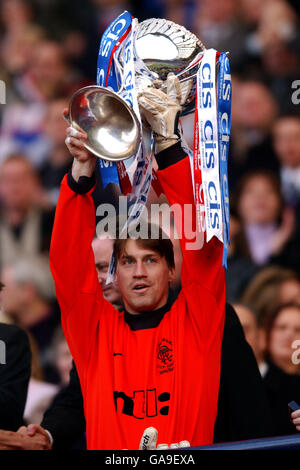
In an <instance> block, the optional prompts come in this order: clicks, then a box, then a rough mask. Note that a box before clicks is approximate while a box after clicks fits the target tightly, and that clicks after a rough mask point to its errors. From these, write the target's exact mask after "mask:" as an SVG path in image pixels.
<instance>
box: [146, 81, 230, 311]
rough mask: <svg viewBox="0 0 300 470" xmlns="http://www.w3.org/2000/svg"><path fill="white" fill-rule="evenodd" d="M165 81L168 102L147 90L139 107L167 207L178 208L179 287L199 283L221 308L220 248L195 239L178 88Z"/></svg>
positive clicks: (200, 237)
mask: <svg viewBox="0 0 300 470" xmlns="http://www.w3.org/2000/svg"><path fill="white" fill-rule="evenodd" d="M169 78H170V79H171V80H169ZM168 80H169V81H170V83H168V91H169V92H170V96H172V100H170V97H168V96H166V94H165V93H163V92H162V91H160V90H156V89H147V90H146V91H144V92H142V93H141V94H140V98H139V104H140V106H141V108H142V114H143V117H144V118H145V119H146V120H147V121H148V123H149V124H150V126H151V127H152V130H153V131H154V138H155V141H156V150H157V154H156V160H157V163H158V167H159V171H158V172H157V176H158V178H159V180H160V182H161V185H162V187H163V189H164V192H165V194H166V196H167V198H168V201H169V203H170V205H171V206H172V205H174V206H177V207H179V208H180V210H179V211H176V212H175V225H176V229H177V232H178V233H179V234H180V245H181V250H182V255H183V264H182V272H181V282H182V287H185V286H186V285H187V284H190V283H197V284H201V285H202V286H204V287H205V288H206V289H208V290H209V291H210V292H211V293H212V294H213V295H214V297H215V298H216V300H217V302H218V304H220V306H221V305H222V308H224V302H225V278H224V268H222V248H223V246H222V244H221V243H220V242H219V241H218V240H217V239H216V238H213V239H212V240H210V242H209V243H206V241H205V234H204V233H201V234H198V235H197V239H196V207H195V204H194V195H193V185H192V177H191V169H190V161H189V157H188V156H187V155H186V153H185V152H184V151H183V149H182V148H181V142H180V138H179V134H178V131H177V124H176V123H177V117H178V113H179V111H180V106H179V105H177V106H176V104H174V100H175V103H178V104H179V103H180V102H181V97H180V88H178V83H176V78H174V76H171V77H168ZM168 80H167V81H168ZM172 102H173V105H171V103H172Z"/></svg>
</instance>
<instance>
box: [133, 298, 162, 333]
mask: <svg viewBox="0 0 300 470" xmlns="http://www.w3.org/2000/svg"><path fill="white" fill-rule="evenodd" d="M170 308H171V302H170V301H169V300H168V302H167V303H166V304H165V305H164V306H163V307H160V308H158V309H157V310H151V311H148V312H141V313H138V314H132V313H129V312H127V310H124V320H125V322H126V323H127V324H128V325H129V327H130V329H131V330H134V331H137V330H148V329H149V328H156V327H157V326H158V325H159V324H160V322H161V321H162V319H163V317H164V315H165V314H166V313H167V312H168V311H169V310H170Z"/></svg>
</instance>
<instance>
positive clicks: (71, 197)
mask: <svg viewBox="0 0 300 470" xmlns="http://www.w3.org/2000/svg"><path fill="white" fill-rule="evenodd" d="M71 132H73V130H71V129H70V128H69V129H68V131H67V133H68V137H69V140H68V138H67V141H66V143H67V145H68V148H69V150H70V152H71V154H72V155H73V156H74V162H73V167H72V171H71V172H69V174H68V175H67V176H65V178H64V180H63V181H62V184H61V191H60V196H59V200H58V203H57V208H56V214H55V220H54V227H53V232H52V240H51V247H50V268H51V271H52V275H53V278H54V281H55V287H56V295H57V299H58V302H59V305H60V309H61V317H62V326H63V329H64V334H65V336H66V339H67V342H68V344H69V347H70V350H71V354H72V356H73V358H74V360H75V362H76V366H77V368H78V372H79V374H80V375H81V378H82V374H81V372H82V370H84V368H85V366H86V363H87V359H88V356H89V351H90V348H91V347H92V345H93V339H94V338H95V337H96V336H95V335H96V333H97V326H98V323H99V318H98V317H97V315H96V313H95V312H96V311H99V310H97V309H96V308H95V305H96V302H98V303H99V302H103V304H104V303H106V301H105V300H104V298H103V296H102V292H101V287H100V284H99V283H98V279H97V273H96V269H95V262H94V254H93V250H92V240H93V237H94V233H95V207H94V202H93V199H92V196H91V193H92V190H93V188H94V185H95V177H94V167H95V163H96V157H94V156H92V155H91V154H90V153H89V152H87V151H86V149H85V148H84V146H83V141H84V139H85V138H86V137H85V135H84V134H81V133H79V134H78V135H77V136H74V134H73V136H70V133H71Z"/></svg>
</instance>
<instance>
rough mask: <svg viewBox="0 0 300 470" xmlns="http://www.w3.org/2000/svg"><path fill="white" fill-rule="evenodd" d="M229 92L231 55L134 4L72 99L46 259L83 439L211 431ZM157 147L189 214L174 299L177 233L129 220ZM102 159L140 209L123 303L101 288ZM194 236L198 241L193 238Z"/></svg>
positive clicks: (167, 178)
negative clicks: (140, 12)
mask: <svg viewBox="0 0 300 470" xmlns="http://www.w3.org/2000/svg"><path fill="white" fill-rule="evenodd" d="M230 100H231V82H230V71H229V63H228V59H227V56H226V54H225V53H223V52H221V53H219V52H217V51H215V50H213V49H206V48H205V47H204V46H203V44H202V43H201V41H200V40H198V39H197V38H196V36H194V35H193V34H192V33H190V32H189V31H187V30H186V29H185V28H184V27H182V26H179V25H176V24H174V23H172V22H171V21H167V20H163V19H149V20H146V21H144V22H142V23H138V21H137V20H136V19H134V18H132V16H131V15H130V13H128V12H124V13H123V14H122V15H120V16H119V17H118V18H117V19H116V20H115V21H113V23H112V24H111V25H110V26H109V27H108V28H107V30H106V31H105V33H104V35H103V37H102V40H101V44H100V50H99V58H98V70H97V85H96V86H92V87H86V88H83V89H81V90H79V91H78V92H77V93H75V95H74V96H73V97H72V98H71V101H70V107H69V110H68V112H66V113H65V114H66V117H67V118H68V120H69V122H70V127H69V128H68V130H67V139H66V144H67V146H68V148H69V150H70V153H71V154H72V155H73V157H74V161H73V166H72V170H71V171H70V172H69V174H68V175H66V176H65V178H64V180H63V182H62V185H61V192H60V197H59V201H58V204H57V209H56V217H55V224H54V229H53V234H52V243H51V251H50V267H51V270H52V274H53V277H54V280H55V284H56V293H57V298H58V301H59V304H60V308H61V313H62V325H63V329H64V332H65V336H66V339H67V341H68V344H69V347H70V350H71V353H72V356H73V358H74V361H75V364H76V367H77V370H78V374H79V377H80V382H81V388H82V393H83V397H84V408H85V417H86V423H87V445H88V449H129V450H135V449H138V448H140V449H154V448H157V447H156V446H160V448H166V447H168V446H170V445H171V444H172V446H173V447H174V446H175V447H176V446H177V447H178V446H189V445H191V446H196V445H204V444H210V443H212V441H213V431H214V423H215V418H216V414H217V400H218V389H219V380H220V356H221V342H222V335H223V327H224V315H225V280H224V267H225V266H226V257H227V244H228V233H229V198H228V184H227V154H228V145H229V133H230ZM191 112H194V113H195V126H194V148H193V149H192V150H190V149H189V148H187V146H186V144H185V143H184V136H183V135H182V133H181V131H180V116H182V115H185V114H188V113H191ZM147 129H148V130H149V129H150V130H151V135H152V137H151V142H152V143H151V149H152V151H151V152H150V154H149V152H146V150H145V136H146V133H147V132H148V131H147ZM147 153H148V154H147ZM152 158H155V159H156V163H157V166H158V170H157V172H156V175H157V178H158V180H159V182H160V184H161V186H162V188H163V191H164V193H165V195H166V197H167V199H168V201H169V204H170V205H171V206H172V207H173V205H174V206H175V205H176V206H177V207H180V209H181V213H182V214H183V213H185V212H188V214H189V217H187V218H184V224H185V223H186V221H188V224H189V227H188V230H186V227H180V226H178V225H180V221H179V220H176V216H175V224H176V225H177V226H176V228H177V231H178V233H180V245H181V251H182V257H183V264H182V269H181V286H182V288H181V291H180V294H179V296H178V298H177V299H176V301H175V302H174V303H173V304H171V303H170V301H169V298H168V297H169V296H168V294H169V284H170V283H171V282H172V279H173V278H174V274H175V262H174V251H173V245H172V242H171V240H170V239H169V238H168V237H167V235H166V234H165V233H164V232H163V230H162V229H161V228H160V227H158V230H155V231H153V230H152V229H153V225H152V224H151V223H149V224H148V227H147V236H146V237H144V238H136V237H133V236H131V232H130V230H129V228H130V227H132V226H135V225H136V224H138V223H139V215H140V212H141V208H142V206H143V205H144V204H145V203H146V201H147V195H148V192H149V188H150V186H151V179H152V174H153V169H152ZM99 162H101V165H100V168H101V173H102V177H103V178H105V179H106V180H109V179H111V181H118V182H119V184H120V187H121V189H122V190H123V189H124V188H125V187H126V192H127V193H128V194H129V198H131V199H132V201H133V207H134V209H133V210H132V211H131V213H130V215H129V216H128V219H127V220H126V223H125V226H122V227H120V235H122V236H120V237H119V238H117V239H116V240H115V242H114V248H113V260H114V263H111V272H110V274H111V277H112V278H113V282H114V283H115V286H116V287H117V288H118V289H119V291H120V293H121V296H122V300H123V305H124V308H123V310H122V311H121V312H119V311H116V310H114V308H113V306H112V305H111V304H109V303H108V302H107V301H106V300H105V299H104V298H103V294H102V289H101V287H100V285H99V283H98V279H97V274H96V270H95V266H94V260H93V252H92V247H91V243H92V240H93V237H94V235H95V208H94V204H93V200H92V196H91V193H92V192H93V189H94V187H95V184H96V179H95V167H96V164H97V163H99ZM116 178H117V180H116ZM127 229H128V230H127ZM125 232H126V236H124V233H125ZM135 233H136V232H135ZM153 233H155V234H157V236H156V237H151V235H152V234H153ZM191 234H192V237H191ZM199 238H200V239H201V240H202V243H201V244H200V245H199V244H198V245H197V244H193V243H192V242H193V241H195V240H197V239H199ZM191 246H192V248H191Z"/></svg>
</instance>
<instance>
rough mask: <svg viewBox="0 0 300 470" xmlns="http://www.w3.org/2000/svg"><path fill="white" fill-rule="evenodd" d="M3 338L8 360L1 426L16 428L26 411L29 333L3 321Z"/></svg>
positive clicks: (0, 397)
mask: <svg viewBox="0 0 300 470" xmlns="http://www.w3.org/2000/svg"><path fill="white" fill-rule="evenodd" d="M0 340H1V341H3V342H4V344H5V364H0V429H6V430H11V431H16V430H17V429H18V427H19V426H21V425H22V424H23V412H24V408H25V402H26V398H27V388H28V382H29V378H30V373H31V352H30V346H29V341H28V337H27V335H26V333H25V332H24V331H23V330H21V329H19V328H17V327H16V326H12V325H6V324H3V323H0Z"/></svg>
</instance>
